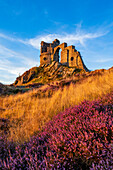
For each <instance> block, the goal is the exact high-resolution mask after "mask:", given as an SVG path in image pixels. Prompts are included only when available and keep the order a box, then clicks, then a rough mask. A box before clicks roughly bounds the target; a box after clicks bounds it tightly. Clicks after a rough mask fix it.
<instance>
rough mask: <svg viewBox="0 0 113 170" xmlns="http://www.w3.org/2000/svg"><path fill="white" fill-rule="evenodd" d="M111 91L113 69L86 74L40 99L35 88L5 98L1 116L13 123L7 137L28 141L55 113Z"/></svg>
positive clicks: (17, 140) (112, 88)
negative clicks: (112, 70)
mask: <svg viewBox="0 0 113 170" xmlns="http://www.w3.org/2000/svg"><path fill="white" fill-rule="evenodd" d="M111 90H113V72H109V71H107V72H106V73H104V74H103V75H102V76H98V75H96V76H92V77H88V78H86V79H85V80H83V81H82V82H81V83H77V84H76V85H74V84H71V85H70V86H69V87H66V86H65V87H64V89H63V90H61V89H59V90H58V91H56V92H55V93H54V94H53V96H52V97H51V98H47V97H46V98H41V99H39V98H38V97H37V95H36V94H37V90H36V89H35V90H33V91H29V92H26V93H24V94H17V95H15V96H13V95H11V96H9V97H5V98H4V99H3V106H2V107H3V108H6V110H5V111H4V112H3V113H2V114H1V117H4V118H9V119H10V121H11V122H12V127H11V128H10V136H9V140H11V139H13V140H14V141H16V142H23V141H25V140H28V139H29V138H30V136H32V135H33V134H34V133H35V132H37V131H40V130H41V128H42V127H43V126H44V124H45V123H46V122H48V121H49V120H51V119H52V117H53V116H54V115H56V114H57V113H59V112H61V111H63V110H65V109H66V108H69V107H70V106H74V105H77V104H79V103H81V102H82V101H83V100H95V99H97V98H98V97H101V96H102V95H105V94H107V93H109V92H110V91H111ZM1 100H2V99H1Z"/></svg>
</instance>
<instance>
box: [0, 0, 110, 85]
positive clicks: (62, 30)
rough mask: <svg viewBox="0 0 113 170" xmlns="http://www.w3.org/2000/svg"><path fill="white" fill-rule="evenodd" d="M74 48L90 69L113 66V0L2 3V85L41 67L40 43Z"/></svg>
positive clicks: (13, 0) (10, 0)
mask: <svg viewBox="0 0 113 170" xmlns="http://www.w3.org/2000/svg"><path fill="white" fill-rule="evenodd" d="M56 38H57V39H59V40H60V42H61V43H63V42H67V43H68V45H75V48H76V50H78V51H80V53H81V56H82V58H83V61H84V63H85V65H86V66H87V67H88V69H90V70H95V69H103V68H104V69H109V68H110V67H112V66H113V0H69V1H68V0H57V1H54V0H43V1H40V0H0V82H1V83H4V84H10V83H13V82H14V81H15V79H16V77H18V76H19V75H21V74H23V73H24V72H25V71H26V70H28V69H30V68H31V67H34V66H39V65H40V42H41V41H46V42H50V43H51V42H52V41H53V40H54V39H56Z"/></svg>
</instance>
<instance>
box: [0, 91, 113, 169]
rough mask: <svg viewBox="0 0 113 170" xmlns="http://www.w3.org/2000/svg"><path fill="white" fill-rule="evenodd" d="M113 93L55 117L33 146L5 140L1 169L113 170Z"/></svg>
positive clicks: (36, 137) (34, 141) (3, 141)
mask: <svg viewBox="0 0 113 170" xmlns="http://www.w3.org/2000/svg"><path fill="white" fill-rule="evenodd" d="M112 115H113V92H111V93H110V94H107V95H106V96H103V98H102V99H100V100H98V101H92V102H91V101H85V102H82V103H81V104H80V105H78V106H74V107H71V108H69V109H66V110H65V111H64V112H62V113H59V114H58V115H57V116H54V117H53V120H52V121H49V122H48V123H47V124H46V126H44V128H43V131H42V132H40V133H38V134H37V135H36V136H34V137H31V139H30V140H29V142H25V143H24V144H23V145H20V146H19V145H18V146H15V144H14V143H12V142H9V141H7V140H6V139H5V138H1V141H0V146H1V153H0V168H1V169H20V170H21V169H25V170H28V169H29V170H30V169H62V170H63V169H76V170H81V169H84V170H85V169H90V170H95V169H109V170H112V168H113V166H112V139H113V138H112V134H113V124H112V121H113V118H112Z"/></svg>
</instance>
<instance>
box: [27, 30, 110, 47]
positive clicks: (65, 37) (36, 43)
mask: <svg viewBox="0 0 113 170" xmlns="http://www.w3.org/2000/svg"><path fill="white" fill-rule="evenodd" d="M106 34H107V32H102V33H101V32H95V33H84V32H82V31H78V32H76V33H72V34H68V33H64V34H47V35H41V36H37V37H35V38H32V39H30V40H28V41H26V44H27V43H28V44H30V45H32V46H33V47H34V48H36V49H40V42H41V41H45V42H52V41H53V40H54V39H56V38H57V39H59V40H60V41H61V43H63V42H67V43H69V44H81V45H82V46H84V45H85V41H86V40H88V39H94V38H98V37H101V36H104V35H106Z"/></svg>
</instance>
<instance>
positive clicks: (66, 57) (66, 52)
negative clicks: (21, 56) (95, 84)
mask: <svg viewBox="0 0 113 170" xmlns="http://www.w3.org/2000/svg"><path fill="white" fill-rule="evenodd" d="M60 49H61V55H60V54H59V53H60ZM52 61H57V62H59V63H61V64H62V65H66V66H68V67H76V68H79V69H85V70H86V71H88V69H87V67H86V66H85V64H84V62H83V60H82V57H81V55H80V52H79V51H77V50H76V49H75V46H73V45H71V46H67V43H65V42H64V43H62V44H60V41H59V40H58V39H55V40H54V41H53V42H52V43H46V42H44V41H41V50H40V65H44V64H51V63H52Z"/></svg>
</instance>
